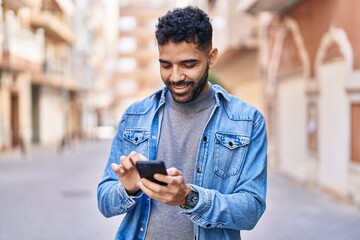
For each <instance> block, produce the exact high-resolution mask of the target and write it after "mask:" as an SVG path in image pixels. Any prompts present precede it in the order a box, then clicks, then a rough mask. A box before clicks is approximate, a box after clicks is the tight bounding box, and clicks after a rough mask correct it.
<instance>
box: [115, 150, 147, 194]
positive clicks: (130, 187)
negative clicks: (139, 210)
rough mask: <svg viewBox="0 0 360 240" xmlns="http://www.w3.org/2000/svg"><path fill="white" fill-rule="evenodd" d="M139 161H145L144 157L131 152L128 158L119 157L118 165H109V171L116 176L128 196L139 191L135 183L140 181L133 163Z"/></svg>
mask: <svg viewBox="0 0 360 240" xmlns="http://www.w3.org/2000/svg"><path fill="white" fill-rule="evenodd" d="M139 160H147V159H146V157H145V156H144V155H142V154H140V153H137V152H134V151H133V152H131V153H130V154H129V156H127V157H126V156H124V155H123V156H121V157H120V165H117V164H116V163H112V164H111V169H112V170H113V171H114V172H115V173H116V174H117V175H118V178H119V181H120V182H121V183H122V185H123V186H124V188H125V189H126V191H127V192H128V193H129V194H135V193H136V192H137V191H139V190H140V188H139V187H138V185H137V183H138V182H139V181H140V177H139V174H138V172H137V170H136V167H135V163H136V162H137V161H139Z"/></svg>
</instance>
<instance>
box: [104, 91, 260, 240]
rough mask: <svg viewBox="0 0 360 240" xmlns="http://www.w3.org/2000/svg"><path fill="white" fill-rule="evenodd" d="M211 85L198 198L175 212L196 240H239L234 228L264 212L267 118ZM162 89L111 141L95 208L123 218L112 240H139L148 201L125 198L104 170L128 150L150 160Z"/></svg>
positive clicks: (127, 115)
mask: <svg viewBox="0 0 360 240" xmlns="http://www.w3.org/2000/svg"><path fill="white" fill-rule="evenodd" d="M212 87H213V88H214V90H215V94H216V96H215V98H216V104H215V106H214V108H213V111H212V113H211V115H210V119H209V120H208V122H207V124H206V127H205V129H204V130H203V137H202V139H201V140H200V142H199V146H198V153H197V158H196V164H195V171H194V182H193V183H192V184H193V186H194V187H195V188H196V190H197V191H198V192H199V201H198V204H197V205H196V207H195V208H193V209H190V210H182V209H181V208H179V212H180V214H185V215H186V216H187V217H188V218H189V219H190V220H191V221H192V222H193V223H194V234H195V236H194V239H206V240H211V239H231V240H234V239H241V237H240V230H250V229H252V228H253V227H254V226H255V225H256V223H257V222H258V220H259V219H260V217H261V215H262V214H263V212H264V211H265V196H266V184H267V179H266V178H267V176H266V175H267V170H266V166H267V156H266V154H267V138H266V127H265V121H264V118H263V116H262V115H261V114H260V113H259V112H258V111H257V110H256V109H255V108H254V107H252V106H250V105H248V104H246V103H244V102H243V101H241V100H239V99H237V98H235V97H234V96H232V95H230V94H229V93H227V92H226V91H225V90H224V89H223V88H221V87H219V86H217V85H213V86H212ZM166 91H167V89H166V88H165V87H164V88H163V89H161V90H159V91H158V92H156V93H154V94H153V95H151V96H150V97H148V98H146V99H144V100H142V101H140V102H137V103H134V104H133V105H132V106H130V107H129V108H128V109H127V110H126V111H125V112H124V114H123V117H122V119H121V121H120V123H119V126H118V130H117V133H116V136H115V138H114V140H113V143H112V147H111V153H110V157H109V160H108V163H107V165H106V168H105V173H104V176H103V178H102V180H101V182H100V183H99V185H98V207H99V209H100V211H101V213H102V214H103V215H104V216H106V217H112V216H115V215H119V214H123V213H126V216H125V217H124V219H123V221H122V223H121V225H120V227H119V229H118V232H117V235H116V239H126V240H128V239H145V235H146V228H147V224H148V221H149V216H150V209H151V199H150V198H149V197H148V196H147V195H145V194H143V193H142V192H141V191H140V192H139V193H138V194H137V195H136V196H129V195H128V194H127V193H126V191H125V189H124V187H123V186H122V184H121V183H120V182H119V181H118V177H117V175H116V174H115V173H114V172H113V171H112V170H111V167H110V165H111V163H117V164H118V163H119V159H120V156H121V155H128V154H129V153H130V152H131V151H136V152H139V153H141V154H143V155H145V156H146V157H148V158H149V159H156V153H157V146H158V139H159V133H160V127H161V120H162V116H163V110H164V104H165V92H166ZM168 167H170V166H168Z"/></svg>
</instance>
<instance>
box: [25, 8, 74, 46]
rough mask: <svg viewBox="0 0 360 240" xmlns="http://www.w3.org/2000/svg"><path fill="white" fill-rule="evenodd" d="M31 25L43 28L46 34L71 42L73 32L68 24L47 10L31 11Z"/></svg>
mask: <svg viewBox="0 0 360 240" xmlns="http://www.w3.org/2000/svg"><path fill="white" fill-rule="evenodd" d="M31 25H32V26H33V27H35V28H43V29H44V30H45V31H46V35H47V36H51V37H52V38H54V39H56V40H59V41H63V42H67V43H68V44H72V43H73V41H74V33H73V31H72V30H71V28H70V26H69V25H68V24H67V23H66V22H65V21H63V20H61V19H60V18H59V17H57V16H56V15H54V14H52V13H51V12H48V11H33V12H32V13H31Z"/></svg>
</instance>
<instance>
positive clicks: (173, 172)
mask: <svg viewBox="0 0 360 240" xmlns="http://www.w3.org/2000/svg"><path fill="white" fill-rule="evenodd" d="M166 171H167V174H168V175H170V176H179V175H182V173H181V171H180V170H179V169H177V168H174V167H171V168H168V169H167V170H166Z"/></svg>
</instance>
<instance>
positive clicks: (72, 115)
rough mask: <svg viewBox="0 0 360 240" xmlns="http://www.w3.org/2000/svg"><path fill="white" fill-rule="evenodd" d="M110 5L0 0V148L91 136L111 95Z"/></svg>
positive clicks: (113, 16)
mask: <svg viewBox="0 0 360 240" xmlns="http://www.w3.org/2000/svg"><path fill="white" fill-rule="evenodd" d="M117 4H118V1H117V0H114V1H110V0H108V1H106V2H105V1H102V0H76V1H73V0H2V1H0V15H1V17H0V150H4V149H11V148H16V147H18V146H21V147H23V148H24V147H25V146H30V145H32V144H39V145H41V146H50V145H56V146H62V147H63V146H64V145H66V144H68V143H69V142H70V141H71V140H72V139H75V138H80V137H93V135H94V130H95V129H96V127H97V126H99V125H101V124H103V122H104V121H103V119H106V117H104V116H103V114H102V112H103V109H106V108H108V107H109V106H110V103H111V101H112V98H113V94H112V91H111V90H109V89H111V86H109V83H110V82H111V80H112V77H113V75H112V73H113V71H112V70H111V69H112V68H111V65H113V63H112V62H111V54H109V53H111V52H112V51H113V49H114V47H113V46H112V44H113V43H115V37H116V29H117V28H116V23H117V20H118V10H117V9H118V5H117ZM114 5H115V8H114ZM109 9H110V10H109ZM104 16H105V17H104ZM111 21H112V22H111ZM104 26H105V27H104ZM111 27H113V28H111ZM111 33H112V35H114V36H113V38H111V36H109V35H111ZM107 34H108V35H107Z"/></svg>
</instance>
